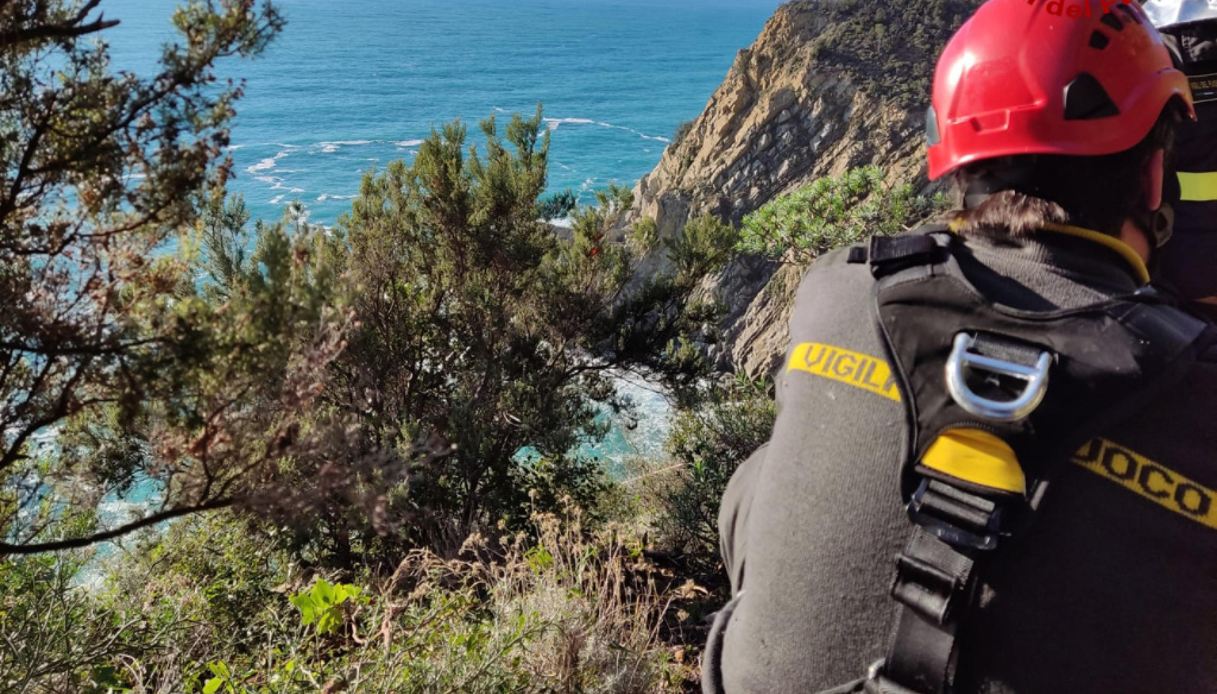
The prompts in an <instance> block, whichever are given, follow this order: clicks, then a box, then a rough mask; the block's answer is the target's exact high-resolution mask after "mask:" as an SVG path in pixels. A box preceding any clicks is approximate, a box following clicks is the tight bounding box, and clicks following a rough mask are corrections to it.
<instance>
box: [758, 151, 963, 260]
mask: <svg viewBox="0 0 1217 694" xmlns="http://www.w3.org/2000/svg"><path fill="white" fill-rule="evenodd" d="M946 205H947V200H946V198H945V196H942V195H941V194H940V195H936V196H934V197H926V196H923V195H918V194H917V193H916V191H915V190H913V187H912V186H911V185H908V184H904V185H896V186H891V185H888V184H886V183H885V182H884V180H883V172H882V171H881V170H880V169H879V168H878V167H876V166H865V167H862V168H858V169H851V170H850V171H847V172H846V173H845V174H843V175H841V176H837V177H825V178H820V179H817V180H815V181H813V182H812V183H810V184H808V185H806V186H804V187H802V188H800V189H798V190H796V191H794V192H792V193H788V194H786V195H782V196H780V197H778V198H775V199H774V200H771V201H770V202H769V203H767V204H765V205H764V206H763V207H761V208H760V209H759V210H757V211H755V212H753V213H752V214H750V215H748V216H747V217H745V218H744V221H743V228H742V230H741V232H740V239H739V243H738V246H737V248H738V249H739V250H740V251H742V252H745V253H757V254H761V255H766V256H770V257H773V258H783V257H785V256H787V254H788V253H789V254H790V257H791V258H792V259H793V261H794V262H797V263H809V262H811V261H812V260H815V259H816V258H817V257H819V256H820V255H821V254H823V253H826V252H827V251H830V250H833V249H835V248H840V247H842V246H845V245H848V244H851V243H855V242H857V241H859V240H861V239H864V238H866V237H868V236H872V235H890V234H895V233H898V232H900V231H902V230H904V229H906V228H907V227H909V226H912V225H913V224H916V223H917V222H919V221H921V220H923V219H925V218H926V217H928V216H930V215H931V214H933V213H935V212H937V211H941V210H943V209H945V208H946Z"/></svg>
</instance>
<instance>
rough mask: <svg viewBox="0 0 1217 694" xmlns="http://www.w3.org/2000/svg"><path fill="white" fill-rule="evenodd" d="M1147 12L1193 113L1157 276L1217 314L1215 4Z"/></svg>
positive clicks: (1171, 0)
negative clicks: (1184, 79)
mask: <svg viewBox="0 0 1217 694" xmlns="http://www.w3.org/2000/svg"><path fill="white" fill-rule="evenodd" d="M1145 11H1146V14H1148V15H1149V17H1150V19H1152V20H1153V22H1154V25H1155V26H1157V27H1158V29H1159V30H1160V31H1161V32H1162V33H1163V35H1164V37H1165V39H1166V43H1167V46H1168V47H1169V48H1171V50H1172V52H1173V53H1174V54H1175V56H1176V58H1177V60H1178V62H1179V64H1180V65H1181V66H1182V69H1183V71H1184V72H1185V73H1187V75H1188V79H1189V80H1190V82H1191V87H1192V98H1193V99H1194V101H1195V104H1196V118H1197V122H1196V123H1191V124H1187V125H1184V126H1183V127H1181V128H1180V131H1179V134H1178V138H1177V147H1176V151H1177V154H1176V160H1175V168H1176V170H1177V176H1178V181H1179V200H1178V201H1177V202H1176V203H1175V224H1174V228H1175V236H1174V238H1173V239H1172V241H1171V243H1170V244H1168V245H1167V246H1166V247H1165V248H1163V253H1162V262H1161V265H1160V267H1159V268H1158V275H1159V276H1160V277H1161V279H1162V280H1163V282H1164V283H1165V284H1168V285H1170V286H1173V287H1174V288H1175V289H1176V290H1177V291H1178V292H1179V294H1180V295H1181V296H1183V297H1184V298H1186V299H1188V300H1190V301H1194V302H1196V303H1197V304H1198V307H1199V308H1201V309H1202V310H1203V311H1204V312H1205V313H1207V314H1209V315H1210V316H1212V317H1217V4H1214V6H1212V7H1210V3H1209V2H1208V1H1207V0H1152V1H1151V2H1147V3H1145Z"/></svg>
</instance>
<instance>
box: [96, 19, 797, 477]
mask: <svg viewBox="0 0 1217 694" xmlns="http://www.w3.org/2000/svg"><path fill="white" fill-rule="evenodd" d="M779 4H780V2H779V1H778V0H344V1H336V0H280V1H279V2H278V5H279V6H280V8H281V9H282V10H283V12H284V14H285V16H286V18H287V22H288V25H287V28H286V30H285V31H284V32H283V33H282V34H281V35H280V36H279V37H278V38H277V39H276V41H275V42H274V43H273V44H272V45H271V47H270V48H269V49H268V50H267V52H266V53H265V54H263V55H262V56H260V57H258V58H256V59H254V60H252V61H238V60H232V61H229V62H227V63H224V64H222V66H221V70H220V73H221V76H223V77H233V78H236V79H241V78H243V79H245V80H246V92H245V97H244V98H243V99H242V100H241V101H240V102H239V103H238V105H237V110H238V116H237V119H236V122H235V124H234V127H233V131H232V143H233V147H232V152H231V154H232V156H233V160H234V163H235V167H234V171H235V172H236V175H237V177H236V180H235V181H233V182H232V184H231V190H232V191H233V192H235V193H240V194H241V195H243V196H244V197H245V199H246V202H247V203H248V204H249V206H250V209H251V211H252V213H253V214H254V216H255V217H256V218H263V219H268V220H270V219H277V218H278V217H279V216H281V215H282V214H283V209H284V207H285V206H287V205H288V204H289V203H290V202H292V201H299V202H300V203H302V204H303V205H304V207H305V209H306V210H307V211H308V214H309V218H310V220H311V221H313V222H317V223H321V224H327V225H330V224H334V223H335V222H336V220H337V219H338V216H339V215H340V214H342V213H343V212H344V211H345V210H347V209H349V207H350V199H351V198H352V197H354V195H355V193H356V192H357V191H358V189H359V182H360V178H361V176H362V174H363V173H364V172H366V171H368V170H370V169H373V168H383V167H384V166H385V165H386V164H387V163H388V162H389V161H392V160H394V159H399V158H405V159H409V158H410V157H412V156H413V155H414V154H415V151H416V147H417V145H418V143H419V141H420V140H421V139H422V138H424V137H426V136H427V134H428V133H429V132H430V131H431V129H432V128H435V127H437V126H439V125H441V124H443V123H445V122H447V121H449V120H451V119H454V118H461V119H462V120H464V121H465V122H466V123H467V124H469V126H470V134H471V138H473V139H474V141H475V142H476V137H477V136H480V132H478V130H477V128H476V124H477V122H478V121H480V120H481V119H482V118H485V117H486V116H490V115H497V116H499V117H500V118H506V117H509V116H510V114H511V113H516V112H519V113H522V114H525V115H531V114H532V113H533V111H534V109H535V108H536V106H537V104H538V103H541V104H543V105H544V109H545V117H546V119H547V121H546V122H547V124H548V127H549V128H550V130H551V131H552V133H553V139H552V146H551V156H550V161H551V168H550V189H551V190H553V191H558V190H564V189H567V188H569V189H573V190H575V191H577V192H578V193H579V194H580V197H581V200H582V201H584V202H589V201H590V200H591V198H592V194H593V192H594V191H595V190H597V189H599V188H603V187H605V186H606V185H608V184H609V183H611V182H617V183H621V184H625V185H631V186H632V185H633V184H634V182H636V181H637V180H638V179H639V178H640V177H641V176H642V175H643V174H645V173H647V172H648V171H650V170H651V168H653V167H654V166H655V164H656V163H657V162H658V161H659V158H660V155H661V154H662V153H663V150H664V148H665V147H666V146H667V144H668V142H669V139H670V138H671V136H672V134H673V133H674V131H675V130H676V129H677V127H678V126H679V125H680V124H681V123H682V122H684V121H687V120H690V119H692V118H695V117H696V116H697V115H698V114H699V113H700V112H701V110H702V108H703V107H704V106H705V104H706V101H707V100H708V99H709V97H710V95H711V94H712V93H713V91H714V89H715V88H716V87H717V86H718V84H719V83H720V82H721V81H722V79H723V77H724V76H725V75H726V73H727V70H728V68H729V67H730V66H731V63H732V62H733V61H734V59H735V55H736V53H737V52H738V51H739V50H740V49H741V48H744V47H746V46H748V45H749V44H750V43H752V41H753V39H755V37H756V35H757V34H758V33H759V32H760V29H761V27H762V26H763V25H764V22H765V20H766V19H767V18H768V17H769V16H770V15H771V14H772V13H773V10H774V9H776V8H777V6H778V5H779ZM175 5H176V2H174V1H173V0H105V1H104V2H103V3H102V8H103V9H104V10H105V13H106V16H107V17H110V18H117V19H120V20H121V21H122V24H121V25H120V26H119V27H117V28H116V29H114V30H112V31H110V32H108V33H107V40H108V41H109V43H110V46H111V50H112V55H113V62H114V65H115V67H118V68H122V69H130V70H134V71H136V72H139V73H145V74H146V73H147V72H148V71H150V70H152V69H154V68H155V65H156V59H157V57H158V56H159V53H160V46H161V44H162V43H163V42H165V41H167V40H169V39H171V38H172V37H173V30H172V26H171V24H170V22H169V18H170V16H171V13H172V9H173V7H174V6H175ZM620 387H621V388H622V390H623V391H624V392H627V393H629V394H630V395H631V396H632V397H634V399H635V400H636V401H637V402H638V403H639V406H640V408H639V412H638V421H637V422H636V423H635V422H630V423H628V425H627V423H622V425H621V426H618V427H616V428H614V430H613V431H612V432H611V433H610V435H609V437H608V439H607V440H605V441H604V442H602V443H600V444H599V445H597V446H592V447H588V448H589V449H588V450H587V451H586V452H589V453H592V454H597V455H600V456H603V457H604V458H606V459H607V462H608V463H609V464H610V465H611V466H614V467H616V466H619V465H620V463H621V461H622V460H623V459H624V458H625V457H627V456H629V455H633V454H653V453H655V452H657V450H658V448H659V446H660V445H661V443H662V441H663V439H664V437H665V436H666V434H667V431H668V418H667V416H666V413H667V409H668V408H667V404H666V402H665V400H664V398H663V397H662V395H660V394H659V393H656V392H654V391H653V390H651V389H650V388H648V387H647V386H646V385H645V384H644V383H641V382H639V381H637V380H636V379H624V378H623V379H622V380H621V381H620Z"/></svg>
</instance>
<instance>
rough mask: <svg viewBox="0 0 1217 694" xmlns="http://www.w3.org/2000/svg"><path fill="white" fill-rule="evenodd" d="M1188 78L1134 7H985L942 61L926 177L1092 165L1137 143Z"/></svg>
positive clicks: (995, 1)
mask: <svg viewBox="0 0 1217 694" xmlns="http://www.w3.org/2000/svg"><path fill="white" fill-rule="evenodd" d="M1175 97H1178V98H1179V99H1180V101H1181V103H1182V104H1183V106H1184V107H1185V108H1186V110H1187V112H1188V114H1189V115H1190V116H1191V118H1192V119H1193V120H1194V119H1195V118H1196V112H1195V109H1194V108H1193V106H1192V95H1191V91H1190V89H1189V88H1188V82H1187V77H1186V76H1185V75H1184V74H1183V73H1182V72H1180V71H1179V70H1177V69H1175V67H1174V65H1173V64H1172V63H1171V57H1170V53H1169V52H1168V51H1167V49H1166V46H1165V45H1163V43H1162V37H1161V35H1159V34H1158V31H1157V30H1156V29H1154V27H1153V26H1152V25H1151V23H1150V20H1149V18H1148V17H1147V16H1146V15H1145V12H1144V11H1143V10H1142V9H1141V6H1140V5H1139V4H1137V3H1136V2H1135V1H1134V0H1125V1H1121V0H989V1H988V2H986V3H985V4H984V5H981V7H980V9H978V10H977V11H976V14H974V15H972V17H971V19H969V20H968V21H967V22H966V23H964V25H963V26H962V27H960V29H959V31H958V32H956V33H955V35H954V36H953V37H951V40H950V42H948V43H947V46H946V48H945V49H943V51H942V56H941V57H939V59H938V67H937V69H936V70H935V72H934V89H933V97H932V101H931V103H932V105H931V106H930V110H929V112H928V114H927V117H926V133H927V136H928V139H929V160H930V179H931V180H933V179H937V178H938V177H940V176H942V175H943V174H946V173H949V172H951V171H953V170H955V169H957V168H958V167H960V166H963V165H965V164H968V163H970V162H974V161H979V160H982V159H990V158H993V157H1004V156H1011V155H1018V154H1069V155H1076V156H1097V155H1102V154H1114V153H1115V152H1122V151H1124V150H1126V149H1129V148H1130V147H1132V146H1134V145H1136V144H1137V143H1138V142H1140V141H1141V140H1142V139H1143V138H1144V137H1145V136H1146V135H1147V134H1148V133H1149V131H1150V129H1151V128H1152V127H1153V125H1154V123H1155V122H1156V121H1157V120H1158V116H1159V115H1160V114H1161V113H1162V109H1163V108H1164V107H1165V106H1166V105H1167V103H1168V102H1170V100H1171V99H1173V98H1175Z"/></svg>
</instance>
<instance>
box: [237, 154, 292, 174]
mask: <svg viewBox="0 0 1217 694" xmlns="http://www.w3.org/2000/svg"><path fill="white" fill-rule="evenodd" d="M289 154H291V152H289V151H286V150H284V151H282V152H279V153H278V154H276V155H275V156H273V157H267V158H266V159H263V160H262V161H260V162H258V163H257V164H252V165H250V166H247V167H246V168H245V170H246V171H248V172H249V173H258V172H260V171H270V170H271V169H273V168H275V166H277V165H278V164H279V160H280V159H282V158H283V157H286V156H287V155H289Z"/></svg>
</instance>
